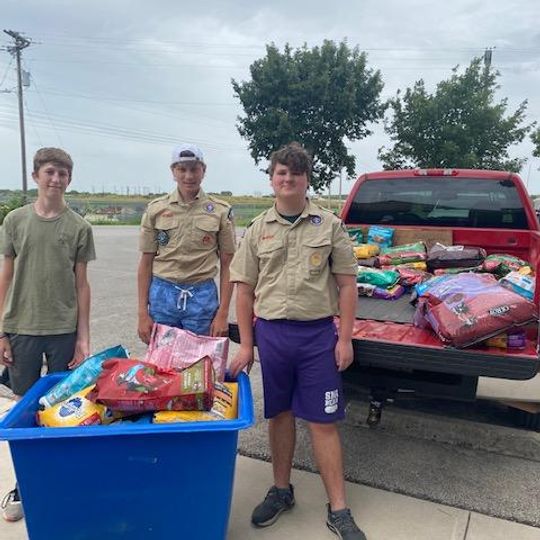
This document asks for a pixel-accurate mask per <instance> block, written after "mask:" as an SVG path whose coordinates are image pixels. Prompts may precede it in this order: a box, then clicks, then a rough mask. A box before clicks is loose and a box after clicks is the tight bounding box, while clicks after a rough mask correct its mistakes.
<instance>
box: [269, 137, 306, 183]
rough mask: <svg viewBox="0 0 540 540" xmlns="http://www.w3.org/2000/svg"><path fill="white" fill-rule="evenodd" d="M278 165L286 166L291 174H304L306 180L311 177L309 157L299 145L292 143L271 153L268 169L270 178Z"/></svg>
mask: <svg viewBox="0 0 540 540" xmlns="http://www.w3.org/2000/svg"><path fill="white" fill-rule="evenodd" d="M278 163H280V164H281V165H287V167H289V169H290V170H291V172H293V173H300V174H301V173H306V174H307V177H308V179H309V177H310V176H311V164H312V161H311V155H310V154H309V152H308V151H307V150H306V149H305V148H304V147H303V146H302V145H301V144H300V143H297V142H292V143H289V144H286V145H285V146H282V147H281V148H280V149H279V150H276V151H275V152H272V155H271V156H270V166H269V167H268V173H269V174H270V176H272V175H273V174H274V169H275V168H276V165H277V164H278Z"/></svg>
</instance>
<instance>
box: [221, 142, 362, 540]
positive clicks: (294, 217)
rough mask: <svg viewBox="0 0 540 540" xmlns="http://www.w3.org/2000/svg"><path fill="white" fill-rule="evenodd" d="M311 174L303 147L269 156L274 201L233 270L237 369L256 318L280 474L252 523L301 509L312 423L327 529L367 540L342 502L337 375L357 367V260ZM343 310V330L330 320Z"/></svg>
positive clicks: (245, 361) (348, 539)
mask: <svg viewBox="0 0 540 540" xmlns="http://www.w3.org/2000/svg"><path fill="white" fill-rule="evenodd" d="M310 173H311V158H310V156H309V155H308V153H307V152H306V150H305V149H304V148H302V147H301V146H300V145H299V144H297V143H291V144H289V145H287V146H285V147H283V148H281V149H280V150H278V151H277V152H274V153H273V154H272V156H271V161H270V176H271V185H272V188H273V190H274V193H275V197H276V201H275V204H274V206H273V207H272V208H270V209H269V210H267V211H266V212H264V213H262V214H261V215H260V216H258V217H257V218H255V220H254V221H253V222H252V223H251V225H250V226H249V227H248V229H247V230H246V234H245V236H244V239H243V240H242V242H241V244H240V247H239V250H238V252H237V253H236V255H235V256H234V258H233V262H232V263H231V281H232V282H235V283H237V299H236V309H237V318H238V326H239V330H240V340H241V345H240V349H239V351H238V353H237V355H236V356H235V358H234V359H233V361H232V364H231V368H230V369H231V373H232V374H233V375H237V374H238V373H239V372H240V371H241V370H242V369H244V368H246V367H248V368H249V366H251V364H252V363H253V325H252V321H253V315H254V314H255V315H256V316H257V322H256V323H255V336H256V339H257V347H258V348H259V357H260V361H261V369H262V376H263V387H264V407H265V417H266V418H269V436H270V446H271V449H272V465H273V471H274V485H273V486H272V487H271V488H270V490H269V491H268V493H267V495H266V498H265V499H264V501H263V502H262V503H261V504H259V505H258V506H257V507H256V508H255V510H254V511H253V514H252V517H251V521H252V523H253V524H254V525H255V526H258V527H267V526H269V525H272V524H273V523H274V522H275V521H276V520H277V519H278V517H279V516H280V514H281V513H282V512H284V511H287V510H290V509H291V508H292V507H293V506H294V491H293V486H292V485H291V484H290V477H291V469H292V458H293V455H294V447H295V439H296V426H295V418H296V417H298V418H302V419H303V420H305V421H306V422H307V423H308V426H309V430H310V434H311V440H312V445H313V450H314V454H315V458H316V461H317V464H318V467H319V470H320V473H321V477H322V480H323V483H324V486H325V489H326V493H327V495H328V500H329V503H328V506H327V522H326V523H327V525H328V527H329V529H330V530H331V531H332V532H334V533H335V534H336V535H337V536H338V537H339V538H341V539H344V540H365V538H366V537H365V535H364V533H363V532H362V531H361V530H360V529H359V528H358V527H357V526H356V523H355V522H354V519H353V517H352V516H351V513H350V510H349V509H348V508H347V504H346V501H345V482H344V479H343V464H342V450H341V441H340V438H339V433H338V430H337V426H336V422H337V421H338V420H341V419H343V417H344V403H343V391H342V384H341V375H340V371H343V370H345V369H347V367H348V366H349V365H350V364H351V362H352V360H353V349H352V337H351V336H352V328H353V322H354V317H355V311H356V301H357V292H356V272H357V263H356V259H355V257H354V253H353V249H352V244H351V242H350V240H349V238H348V235H347V232H346V231H345V229H344V227H343V225H342V223H341V221H340V220H339V218H337V217H336V216H334V214H332V213H331V212H330V211H328V210H325V209H323V208H320V207H318V206H316V205H315V204H313V203H312V202H311V201H310V200H309V199H308V198H307V197H306V194H307V190H308V187H309V175H310ZM338 308H339V309H338ZM338 312H339V315H340V330H339V333H338V332H337V331H336V328H335V326H334V323H333V316H334V315H335V314H337V313H338Z"/></svg>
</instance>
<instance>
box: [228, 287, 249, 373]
mask: <svg viewBox="0 0 540 540" xmlns="http://www.w3.org/2000/svg"><path fill="white" fill-rule="evenodd" d="M254 291H255V288H254V287H253V285H249V284H247V283H242V282H239V283H237V284H236V320H237V322H238V330H239V331H240V349H239V350H238V352H237V353H236V355H235V357H234V358H233V361H232V362H231V365H230V368H229V370H230V372H231V375H232V376H233V377H236V376H237V375H238V374H239V373H240V372H241V371H242V370H243V369H244V368H245V367H246V366H247V371H248V373H249V371H250V370H251V366H252V365H253V303H254V299H255V294H254Z"/></svg>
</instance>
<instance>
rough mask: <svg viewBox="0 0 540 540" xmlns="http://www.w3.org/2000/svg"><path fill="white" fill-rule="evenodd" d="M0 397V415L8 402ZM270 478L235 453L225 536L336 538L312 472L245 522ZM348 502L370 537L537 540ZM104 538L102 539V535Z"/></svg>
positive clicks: (9, 475)
mask: <svg viewBox="0 0 540 540" xmlns="http://www.w3.org/2000/svg"><path fill="white" fill-rule="evenodd" d="M11 403H12V402H9V401H8V400H6V399H3V398H0V416H2V414H3V412H5V410H7V408H8V407H9V406H10V405H11ZM271 482H272V468H271V465H270V464H268V463H266V462H264V461H258V460H255V459H250V458H246V457H242V456H238V459H237V464H236V476H235V486H234V492H233V503H232V509H231V517H230V522H229V534H228V539H229V540H270V539H276V540H277V539H283V538H288V539H289V540H305V539H309V540H325V539H326V540H330V539H332V538H336V536H334V535H333V534H332V533H331V532H330V531H329V530H328V529H327V528H326V525H325V494H324V489H323V487H322V483H321V480H320V477H319V476H318V475H317V474H313V473H308V472H303V471H298V470H295V471H293V478H292V482H293V483H294V485H295V494H296V506H295V508H294V509H293V510H292V511H291V512H288V513H286V514H284V515H283V516H282V517H281V518H280V520H279V521H278V522H277V523H276V524H275V525H273V526H272V527H269V528H267V529H256V528H254V527H252V526H251V524H250V515H251V511H252V509H253V506H254V505H255V504H257V502H259V500H260V499H262V497H264V494H265V493H266V490H267V488H268V487H269V486H270V484H271ZM13 485H14V473H13V467H12V464H11V456H10V454H9V447H8V444H7V443H4V442H2V443H0V491H1V492H2V493H4V492H6V491H8V490H9V489H11V488H12V487H13ZM347 494H348V499H349V505H350V507H351V509H352V511H353V514H354V516H355V518H356V521H357V523H358V524H359V526H360V527H361V528H362V529H363V530H364V532H365V533H366V535H367V537H368V539H369V540H499V539H500V540H514V539H515V540H540V529H537V528H534V527H528V526H526V525H521V524H518V523H513V522H509V521H503V520H500V519H496V518H491V517H487V516H484V515H481V514H476V513H474V512H468V511H466V510H460V509H457V508H451V507H448V506H443V505H440V504H435V503H431V502H428V501H422V500H419V499H414V498H412V497H406V496H404V495H398V494H396V493H390V492H386V491H382V490H378V489H373V488H369V487H366V486H363V485H359V484H352V483H347ZM0 538H1V539H2V540H26V539H27V538H28V537H27V533H26V528H25V525H24V521H21V522H18V523H6V522H4V521H3V520H1V519H0ZM104 540H105V539H104Z"/></svg>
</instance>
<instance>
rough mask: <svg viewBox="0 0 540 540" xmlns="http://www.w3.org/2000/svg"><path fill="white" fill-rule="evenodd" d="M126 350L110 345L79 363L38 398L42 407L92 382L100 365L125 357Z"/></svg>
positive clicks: (97, 374)
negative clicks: (109, 360)
mask: <svg viewBox="0 0 540 540" xmlns="http://www.w3.org/2000/svg"><path fill="white" fill-rule="evenodd" d="M128 356H129V354H128V352H127V350H126V349H124V347H122V345H117V346H116V347H110V348H109V349H105V350H104V351H101V352H99V353H97V354H94V355H93V356H89V357H88V358H87V359H86V360H84V362H83V363H82V364H79V365H78V366H77V367H76V368H75V369H74V370H73V371H72V372H71V373H70V374H69V375H68V376H67V377H66V378H65V379H62V380H61V381H60V382H59V383H58V384H55V385H54V386H53V387H52V388H51V389H50V390H49V391H48V392H47V393H46V394H45V395H44V396H42V397H40V398H39V404H40V406H42V407H52V406H53V405H56V404H57V403H60V402H61V401H64V400H65V399H67V398H68V397H70V396H72V395H73V394H75V393H76V392H79V391H80V390H82V389H83V388H86V387H87V386H90V385H92V384H94V383H95V382H96V381H97V378H98V377H99V374H100V373H101V367H102V365H103V362H105V360H108V359H109V358H127V357H128Z"/></svg>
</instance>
